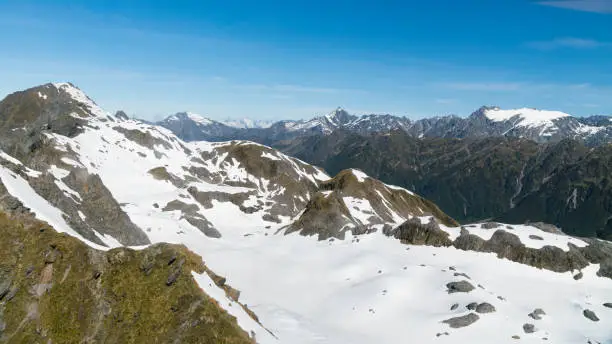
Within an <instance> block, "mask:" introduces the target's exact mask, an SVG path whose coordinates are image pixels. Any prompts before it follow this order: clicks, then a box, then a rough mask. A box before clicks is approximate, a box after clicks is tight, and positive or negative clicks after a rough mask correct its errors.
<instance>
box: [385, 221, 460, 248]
mask: <svg viewBox="0 0 612 344" xmlns="http://www.w3.org/2000/svg"><path fill="white" fill-rule="evenodd" d="M385 234H386V235H388V236H392V237H394V238H396V239H399V240H401V241H402V242H403V243H405V244H411V245H429V246H436V247H440V246H451V245H452V244H453V242H452V240H450V238H449V235H448V233H447V232H445V231H443V230H442V229H440V226H439V225H438V224H437V223H435V222H433V221H432V222H429V223H427V224H423V223H421V221H420V220H419V219H418V218H412V219H409V220H407V221H406V222H404V223H403V224H401V225H400V226H398V227H397V228H395V229H393V230H391V231H388V232H386V233H385Z"/></svg>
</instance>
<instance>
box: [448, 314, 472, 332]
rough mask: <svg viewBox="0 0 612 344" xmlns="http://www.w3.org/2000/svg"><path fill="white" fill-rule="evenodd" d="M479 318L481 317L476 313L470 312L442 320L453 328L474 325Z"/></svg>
mask: <svg viewBox="0 0 612 344" xmlns="http://www.w3.org/2000/svg"><path fill="white" fill-rule="evenodd" d="M478 319H480V317H479V316H478V315H477V314H476V313H470V314H467V315H463V316H460V317H455V318H450V319H446V320H444V321H442V322H443V323H445V324H448V325H449V326H450V327H451V328H461V327H466V326H470V325H472V324H473V323H475V322H476V321H478Z"/></svg>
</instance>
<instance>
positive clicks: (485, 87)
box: [439, 82, 523, 92]
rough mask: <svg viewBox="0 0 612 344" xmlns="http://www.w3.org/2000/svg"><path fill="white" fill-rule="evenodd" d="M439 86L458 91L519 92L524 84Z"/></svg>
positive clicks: (451, 84) (480, 83) (451, 83)
mask: <svg viewBox="0 0 612 344" xmlns="http://www.w3.org/2000/svg"><path fill="white" fill-rule="evenodd" d="M439 86H441V87H443V88H448V89H452V90H457V91H495V92H500V91H501V92H504V91H518V90H520V89H521V87H522V86H523V84H521V83H517V82H448V83H441V84H439Z"/></svg>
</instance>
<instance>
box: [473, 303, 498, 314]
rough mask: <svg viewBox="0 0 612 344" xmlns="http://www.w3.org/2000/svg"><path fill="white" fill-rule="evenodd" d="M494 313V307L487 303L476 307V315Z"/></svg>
mask: <svg viewBox="0 0 612 344" xmlns="http://www.w3.org/2000/svg"><path fill="white" fill-rule="evenodd" d="M493 312H495V307H494V306H493V305H492V304H490V303H487V302H483V303H481V304H479V305H478V306H476V313H480V314H482V313H493Z"/></svg>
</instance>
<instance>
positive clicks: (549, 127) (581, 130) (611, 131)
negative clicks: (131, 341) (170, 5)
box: [159, 107, 612, 145]
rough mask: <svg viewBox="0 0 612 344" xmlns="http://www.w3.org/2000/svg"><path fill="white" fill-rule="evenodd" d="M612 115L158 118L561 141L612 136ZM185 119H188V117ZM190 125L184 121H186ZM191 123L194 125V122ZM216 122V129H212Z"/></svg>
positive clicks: (200, 131)
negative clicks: (256, 120)
mask: <svg viewBox="0 0 612 344" xmlns="http://www.w3.org/2000/svg"><path fill="white" fill-rule="evenodd" d="M610 119H611V118H610V117H606V116H593V117H586V118H581V117H573V116H571V115H569V114H567V113H563V112H560V111H547V110H537V109H529V108H522V109H509V110H503V109H500V108H498V107H482V108H480V109H478V110H477V111H475V112H474V113H473V114H472V115H470V116H468V117H466V118H463V117H458V116H442V117H432V118H424V119H419V120H415V121H411V120H410V119H408V118H406V117H398V116H393V115H362V116H354V115H351V114H349V113H348V112H346V111H345V110H344V109H342V108H338V109H336V110H334V111H333V112H331V113H330V114H328V115H326V116H320V117H315V118H313V119H310V120H300V121H279V122H276V123H274V124H271V125H269V126H266V127H263V126H259V127H256V128H250V127H248V126H246V125H235V126H234V127H235V128H238V130H233V131H232V130H225V131H220V130H219V129H217V127H218V123H211V124H209V126H210V128H208V127H206V126H195V128H194V130H192V131H189V132H184V131H180V130H176V129H175V126H172V125H169V124H168V123H166V121H164V122H161V123H159V124H160V125H162V126H164V127H166V128H169V129H170V130H172V131H173V132H174V133H176V134H177V135H178V136H179V137H181V138H182V139H184V140H187V141H194V140H231V139H248V140H253V141H257V142H260V143H264V144H274V143H276V142H279V141H283V140H288V139H293V138H296V137H304V136H310V135H329V134H330V133H331V132H333V131H335V130H347V131H351V132H357V133H361V134H367V133H380V132H388V131H392V130H402V131H405V132H407V133H408V134H410V135H412V136H414V137H418V138H421V137H442V138H466V137H477V138H482V137H497V136H508V137H519V138H526V139H530V140H534V141H536V142H557V141H560V140H562V139H568V138H569V139H578V140H583V141H585V142H586V143H587V144H589V145H599V144H602V143H607V142H612V121H611V120H610ZM185 122H190V121H189V120H188V119H186V120H185ZM185 125H186V124H185ZM190 126H192V125H190ZM213 128H214V129H213Z"/></svg>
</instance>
